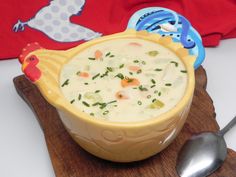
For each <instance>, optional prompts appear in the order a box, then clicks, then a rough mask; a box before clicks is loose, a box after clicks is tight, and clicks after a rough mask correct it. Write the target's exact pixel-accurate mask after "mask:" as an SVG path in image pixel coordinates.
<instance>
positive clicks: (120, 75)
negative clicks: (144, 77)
mask: <svg viewBox="0 0 236 177" xmlns="http://www.w3.org/2000/svg"><path fill="white" fill-rule="evenodd" d="M115 77H118V78H120V79H124V78H125V77H124V75H123V74H121V73H119V74H117V75H116V76H115Z"/></svg>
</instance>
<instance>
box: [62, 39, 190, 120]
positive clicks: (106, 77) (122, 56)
mask: <svg viewBox="0 0 236 177" xmlns="http://www.w3.org/2000/svg"><path fill="white" fill-rule="evenodd" d="M186 73H187V71H186V70H185V66H184V64H183V63H182V61H181V60H180V59H179V57H178V56H177V55H176V54H175V53H173V52H172V51H170V50H169V49H167V48H165V47H163V46H162V45H159V44H157V43H154V42H151V41H147V40H143V39H136V38H125V39H114V40H109V41H106V42H103V43H99V44H97V45H93V46H91V47H89V48H86V49H85V50H83V51H82V52H80V53H79V54H78V55H77V56H76V57H74V58H73V59H72V60H70V61H69V62H68V63H67V64H65V65H64V67H63V68H62V71H61V76H60V84H61V85H60V86H61V91H62V92H63V94H64V96H65V97H66V99H67V100H68V101H69V102H70V104H72V105H73V106H76V107H77V108H78V109H80V110H81V111H83V112H86V113H88V114H90V115H91V116H92V117H94V118H96V119H105V120H108V121H116V122H132V121H141V120H146V119H150V118H154V117H158V115H160V114H163V113H165V112H167V111H168V110H170V109H172V108H173V107H174V106H175V105H176V104H177V103H178V102H179V101H180V99H181V98H182V97H183V95H184V92H185V88H186V85H187V74H186Z"/></svg>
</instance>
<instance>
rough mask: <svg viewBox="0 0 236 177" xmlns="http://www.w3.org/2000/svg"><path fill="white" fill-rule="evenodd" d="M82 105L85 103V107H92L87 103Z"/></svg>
mask: <svg viewBox="0 0 236 177" xmlns="http://www.w3.org/2000/svg"><path fill="white" fill-rule="evenodd" d="M82 103H83V104H84V105H85V106H87V107H90V105H89V104H88V103H87V102H85V101H82Z"/></svg>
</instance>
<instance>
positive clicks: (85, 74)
mask: <svg viewBox="0 0 236 177" xmlns="http://www.w3.org/2000/svg"><path fill="white" fill-rule="evenodd" d="M79 76H80V77H89V73H87V72H81V73H79Z"/></svg>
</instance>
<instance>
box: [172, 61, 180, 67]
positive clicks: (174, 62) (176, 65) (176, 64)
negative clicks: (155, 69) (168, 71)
mask: <svg viewBox="0 0 236 177" xmlns="http://www.w3.org/2000/svg"><path fill="white" fill-rule="evenodd" d="M170 63H173V64H175V67H178V65H179V63H177V62H176V61H171V62H170Z"/></svg>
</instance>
